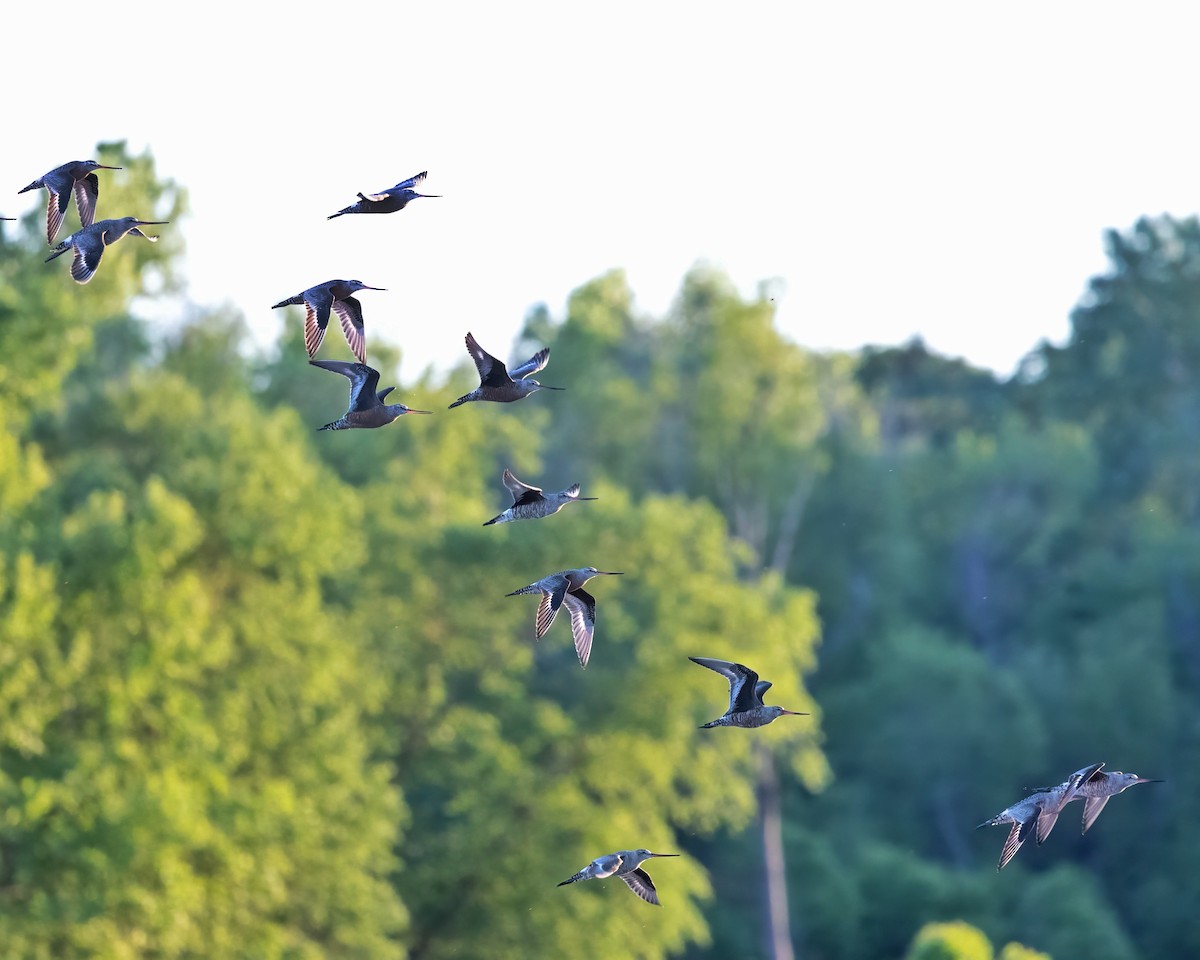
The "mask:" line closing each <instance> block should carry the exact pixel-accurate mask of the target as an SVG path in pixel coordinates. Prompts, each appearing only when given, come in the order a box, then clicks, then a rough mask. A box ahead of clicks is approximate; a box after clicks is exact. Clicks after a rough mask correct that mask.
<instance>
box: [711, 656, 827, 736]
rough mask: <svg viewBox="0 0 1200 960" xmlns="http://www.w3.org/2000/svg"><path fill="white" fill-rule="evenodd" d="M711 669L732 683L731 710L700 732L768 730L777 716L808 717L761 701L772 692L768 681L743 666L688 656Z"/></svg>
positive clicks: (730, 687) (730, 688)
mask: <svg viewBox="0 0 1200 960" xmlns="http://www.w3.org/2000/svg"><path fill="white" fill-rule="evenodd" d="M688 659H689V660H691V661H692V663H698V664H700V666H702V667H708V669H709V670H715V671H716V672H717V673H719V674H720V675H721V676H723V677H724V678H725V679H726V680H728V681H729V709H728V710H726V711H725V713H724V714H723V715H722V716H719V717H717V719H716V720H711V721H709V722H708V723H706V724H704V725H703V726H702V727H701V728H700V729H701V730H707V729H708V728H709V727H765V726H766V725H767V724H768V723H770V722H771V721H772V720H774V719H775V718H776V717H782V716H785V715H786V716H793V717H807V716H808V714H807V713H801V712H798V711H796V710H784V709H783V707H768V706H764V705H763V702H762V698H763V694H764V693H766V692H767V691H768V690H770V689H771V682H770V681H769V680H759V679H758V674H757V673H755V672H754V671H753V670H751V669H750V668H749V667H746V666H743V665H742V664H740V663H730V662H729V661H728V660H710V659H709V658H707V657H688Z"/></svg>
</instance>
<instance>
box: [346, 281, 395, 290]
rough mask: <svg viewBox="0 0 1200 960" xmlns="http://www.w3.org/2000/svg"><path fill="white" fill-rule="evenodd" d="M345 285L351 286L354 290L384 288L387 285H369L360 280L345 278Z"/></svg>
mask: <svg viewBox="0 0 1200 960" xmlns="http://www.w3.org/2000/svg"><path fill="white" fill-rule="evenodd" d="M346 286H348V287H353V288H354V289H355V290H386V289H387V287H371V286H368V285H367V284H365V283H363V282H362V281H361V280H347V281H346Z"/></svg>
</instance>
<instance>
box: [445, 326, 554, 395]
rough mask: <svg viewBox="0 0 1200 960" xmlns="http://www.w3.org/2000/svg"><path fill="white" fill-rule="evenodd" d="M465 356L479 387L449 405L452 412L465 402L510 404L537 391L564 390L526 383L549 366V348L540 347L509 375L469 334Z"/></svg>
mask: <svg viewBox="0 0 1200 960" xmlns="http://www.w3.org/2000/svg"><path fill="white" fill-rule="evenodd" d="M466 342H467V352H468V353H469V354H470V355H471V359H472V360H474V361H475V369H477V370H478V371H479V386H478V387H476V388H475V389H474V390H472V391H471V392H470V393H468V394H465V395H464V396H461V397H459V398H458V399H457V400H455V401H454V402H453V403H452V404H450V409H451V410H453V409H454V408H455V407H457V406H458V405H459V404H461V403H466V402H467V401H469V400H493V401H495V402H496V403H512V402H513V401H514V400H520V399H521V398H522V397H527V396H529V394H531V393H536V392H537V391H538V390H563V389H565V388H564V387H547V386H544V385H542V384H540V383H538V382H537V381H536V380H530V379H528V377H529V376H530V375H531V374H534V373H537V372H538V371H539V370H541V369H543V368H544V367H545V366H546V364H547V363H549V362H550V348H549V347H542V349H541V350H539V351H538V352H537V353H535V354H534V355H533V356H532V357H530V358H529V359H528V360H526V361H525V362H524V363H523V364H521V365H520V366H519V367H515V368H513V371H512V373H511V374H509V372H508V368H507V367H505V366H504V364H503V363H501V362H500V361H499V360H497V359H496V358H495V357H493V356H492V355H491V354H490V353H488V352H487V351H486V350H484V349H483V347H481V346H480V345H479V344H478V343H477V342H476V341H475V338H474V337H473V336H472V335H471V334H469V333H468V334H467V337H466Z"/></svg>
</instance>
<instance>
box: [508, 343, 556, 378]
mask: <svg viewBox="0 0 1200 960" xmlns="http://www.w3.org/2000/svg"><path fill="white" fill-rule="evenodd" d="M549 362H550V348H549V347H542V349H541V350H539V351H538V352H537V353H535V354H534V355H533V356H532V357H530V358H529V359H528V360H526V361H525V362H524V363H523V364H521V365H520V366H519V367H514V368H513V370H512V372H511V373H510V376H511V377H512V378H513V379H514V380H524V379H525V378H526V377H532V376H533V375H534V374H535V373H537V372H538V371H539V370H544V369H545V367H546V364H548V363H549Z"/></svg>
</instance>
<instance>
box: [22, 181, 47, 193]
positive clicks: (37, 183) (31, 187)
mask: <svg viewBox="0 0 1200 960" xmlns="http://www.w3.org/2000/svg"><path fill="white" fill-rule="evenodd" d="M41 186H42V181H41V180H34V181H33V183H31V184H30V185H29V186H27V187H25V188H24V189H23V190H18V191H17V193H28V192H29V191H30V190H36V189H38V188H39V187H41Z"/></svg>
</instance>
